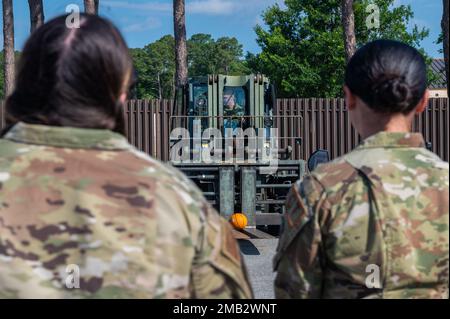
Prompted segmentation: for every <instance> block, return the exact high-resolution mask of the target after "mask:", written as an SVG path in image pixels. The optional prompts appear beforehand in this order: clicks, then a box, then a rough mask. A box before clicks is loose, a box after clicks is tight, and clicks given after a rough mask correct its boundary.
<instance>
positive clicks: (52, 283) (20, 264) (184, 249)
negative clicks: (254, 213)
mask: <svg viewBox="0 0 450 319" xmlns="http://www.w3.org/2000/svg"><path fill="white" fill-rule="evenodd" d="M68 265H76V266H78V267H79V270H80V279H79V283H80V287H79V289H77V288H73V289H69V288H68V286H66V282H67V279H68V278H69V273H68V272H67V270H68V268H67V267H68ZM69 269H73V268H69ZM74 274H75V273H71V274H70V275H74ZM72 279H73V281H71V282H72V284H73V283H74V282H75V281H76V279H75V277H71V280H72ZM69 287H70V286H69ZM71 287H73V285H72V286H71ZM75 287H76V286H75ZM0 297H1V298H248V297H252V291H251V288H250V286H249V283H248V279H247V275H246V270H245V268H244V264H243V260H242V259H241V255H240V251H239V248H238V246H237V243H236V241H235V239H234V238H233V235H232V232H231V230H230V226H229V225H228V223H227V222H226V221H224V220H223V219H221V218H220V217H219V216H218V214H217V213H216V212H215V211H214V210H213V209H212V208H211V207H210V205H209V204H208V203H207V202H206V201H205V199H204V198H203V196H202V195H201V193H200V191H199V190H198V189H197V188H196V187H195V186H194V185H193V184H192V183H191V182H190V181H189V180H188V179H187V178H186V177H184V176H183V175H182V174H181V173H179V172H178V171H177V170H175V169H174V168H171V167H169V166H166V165H163V164H161V163H159V162H157V161H155V160H153V159H151V158H149V157H147V156H146V155H145V154H143V153H140V152H138V151H137V150H135V149H134V148H133V147H132V146H131V145H130V144H128V142H127V140H126V139H125V137H123V136H122V135H120V134H117V133H113V132H111V131H109V130H101V129H79V128H68V127H50V126H42V125H30V124H24V123H22V122H19V123H18V124H16V125H15V126H14V127H13V128H12V129H11V130H10V131H9V132H8V133H7V134H6V135H5V136H4V138H3V139H1V140H0Z"/></svg>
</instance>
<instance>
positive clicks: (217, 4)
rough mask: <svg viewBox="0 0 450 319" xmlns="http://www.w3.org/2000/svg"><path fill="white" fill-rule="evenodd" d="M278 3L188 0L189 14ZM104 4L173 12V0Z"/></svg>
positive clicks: (267, 0)
mask: <svg viewBox="0 0 450 319" xmlns="http://www.w3.org/2000/svg"><path fill="white" fill-rule="evenodd" d="M275 3H278V4H279V5H281V6H283V3H284V1H283V0H186V12H187V13H188V14H201V15H236V14H241V13H243V12H254V11H255V10H256V11H258V12H260V11H262V10H264V9H266V8H267V7H269V6H270V5H273V4H275ZM101 4H102V6H106V7H110V8H117V9H129V10H139V11H149V12H167V13H172V3H171V2H161V1H159V2H155V1H147V2H143V3H136V2H133V1H119V0H102V2H101Z"/></svg>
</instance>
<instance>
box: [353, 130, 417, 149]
mask: <svg viewBox="0 0 450 319" xmlns="http://www.w3.org/2000/svg"><path fill="white" fill-rule="evenodd" d="M380 147H383V148H402V147H425V141H424V139H423V136H422V134H420V133H404V132H379V133H377V134H374V135H372V136H369V137H368V138H366V139H365V140H364V141H363V142H362V143H361V144H360V145H359V146H358V148H359V149H360V148H380Z"/></svg>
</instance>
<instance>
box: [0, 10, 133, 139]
mask: <svg viewBox="0 0 450 319" xmlns="http://www.w3.org/2000/svg"><path fill="white" fill-rule="evenodd" d="M66 18H67V15H64V16H60V17H57V18H55V19H53V20H51V21H49V22H47V23H46V24H44V25H43V26H41V27H40V28H38V29H37V30H36V31H35V32H34V33H33V34H32V35H31V37H30V38H29V39H28V41H27V42H26V44H25V47H24V50H23V52H22V55H21V57H20V61H19V65H18V73H17V78H16V83H15V89H14V92H13V93H12V94H11V95H10V96H9V97H8V98H7V100H6V112H7V124H8V126H9V127H11V125H13V124H15V123H16V122H18V121H23V122H26V123H30V124H42V125H50V126H71V127H80V128H102V129H110V130H113V131H116V132H119V133H122V134H124V118H123V105H122V103H120V102H119V98H120V95H121V94H122V93H124V92H126V91H127V90H128V87H129V85H130V84H131V81H130V77H131V76H132V75H133V74H134V73H133V72H132V60H131V58H130V55H129V51H128V47H127V45H126V43H125V41H124V39H123V37H122V36H121V34H120V32H119V30H118V29H117V28H116V27H115V26H114V25H113V24H112V23H111V22H109V21H107V20H105V19H103V18H100V17H98V16H95V15H85V14H81V16H80V27H79V28H68V27H67V26H66Z"/></svg>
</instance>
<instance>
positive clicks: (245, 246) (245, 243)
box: [238, 239, 261, 255]
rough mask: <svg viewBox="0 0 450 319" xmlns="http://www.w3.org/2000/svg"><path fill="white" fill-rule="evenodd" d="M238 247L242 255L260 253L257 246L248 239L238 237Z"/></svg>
mask: <svg viewBox="0 0 450 319" xmlns="http://www.w3.org/2000/svg"><path fill="white" fill-rule="evenodd" d="M238 243H239V247H240V248H241V252H242V253H243V254H244V255H261V254H260V252H259V250H258V248H256V246H255V245H253V243H252V242H251V241H250V240H247V239H238Z"/></svg>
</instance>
